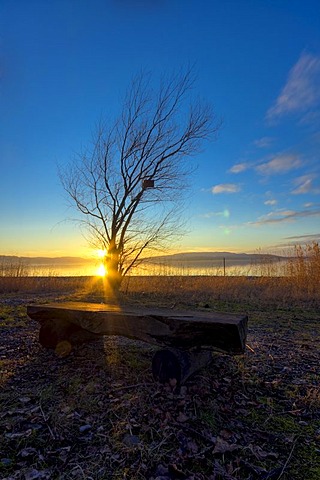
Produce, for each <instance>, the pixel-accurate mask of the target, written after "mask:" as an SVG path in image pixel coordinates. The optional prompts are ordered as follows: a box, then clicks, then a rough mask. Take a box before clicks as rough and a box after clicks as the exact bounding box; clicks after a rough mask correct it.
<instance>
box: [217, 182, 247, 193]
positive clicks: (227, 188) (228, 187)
mask: <svg viewBox="0 0 320 480" xmlns="http://www.w3.org/2000/svg"><path fill="white" fill-rule="evenodd" d="M211 192H212V193H213V194H214V195H217V194H219V193H237V192H240V186H239V185H237V184H236V183H220V184H219V185H215V186H214V187H212V189H211Z"/></svg>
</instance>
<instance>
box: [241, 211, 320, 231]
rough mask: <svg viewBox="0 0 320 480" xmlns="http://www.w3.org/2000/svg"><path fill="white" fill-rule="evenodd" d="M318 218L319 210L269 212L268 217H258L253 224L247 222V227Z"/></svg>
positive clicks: (319, 215)
mask: <svg viewBox="0 0 320 480" xmlns="http://www.w3.org/2000/svg"><path fill="white" fill-rule="evenodd" d="M307 217H320V209H318V210H301V211H295V210H283V211H277V212H270V213H268V215H264V216H263V217H260V218H259V219H258V220H257V221H255V222H248V223H247V225H249V226H253V227H261V226H264V225H275V224H279V223H291V222H295V221H296V220H298V219H301V218H307Z"/></svg>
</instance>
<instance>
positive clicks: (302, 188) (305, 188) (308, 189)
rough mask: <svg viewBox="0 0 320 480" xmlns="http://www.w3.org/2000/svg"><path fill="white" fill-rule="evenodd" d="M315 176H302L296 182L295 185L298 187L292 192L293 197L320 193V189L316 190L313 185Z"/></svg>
mask: <svg viewBox="0 0 320 480" xmlns="http://www.w3.org/2000/svg"><path fill="white" fill-rule="evenodd" d="M314 179H315V175H312V174H310V175H302V177H298V178H296V179H295V180H294V182H293V183H294V185H297V188H295V189H294V190H292V192H291V193H292V194H293V195H302V194H305V193H320V189H319V188H316V187H315V186H314V184H313V180H314Z"/></svg>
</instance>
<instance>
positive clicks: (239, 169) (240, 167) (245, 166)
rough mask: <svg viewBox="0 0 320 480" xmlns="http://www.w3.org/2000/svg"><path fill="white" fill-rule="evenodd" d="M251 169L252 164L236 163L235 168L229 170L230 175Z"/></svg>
mask: <svg viewBox="0 0 320 480" xmlns="http://www.w3.org/2000/svg"><path fill="white" fill-rule="evenodd" d="M250 167H251V164H250V163H247V162H243V163H236V164H235V165H233V167H231V168H230V169H229V170H228V172H229V173H241V172H245V171H246V170H248V169H249V168H250Z"/></svg>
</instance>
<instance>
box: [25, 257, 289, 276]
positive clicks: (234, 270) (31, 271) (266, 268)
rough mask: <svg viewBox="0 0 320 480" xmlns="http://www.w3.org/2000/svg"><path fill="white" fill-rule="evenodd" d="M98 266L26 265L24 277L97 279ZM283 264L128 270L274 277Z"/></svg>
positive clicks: (182, 265)
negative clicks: (88, 277) (93, 277)
mask: <svg viewBox="0 0 320 480" xmlns="http://www.w3.org/2000/svg"><path fill="white" fill-rule="evenodd" d="M99 265H100V263H99V262H92V263H85V264H81V263H79V264H74V263H73V264H64V265H58V266H57V265H54V264H49V263H48V264H41V265H36V264H30V265H29V266H28V270H27V272H28V275H35V276H62V277H66V276H67V277H74V276H95V275H98V268H99ZM285 266H286V262H273V263H270V262H267V263H259V264H249V263H247V264H245V263H243V262H238V263H237V262H235V261H233V262H232V264H231V263H229V264H228V262H226V264H225V265H224V264H223V262H222V261H221V259H218V260H217V261H216V262H210V264H208V263H207V262H203V263H202V262H200V261H199V262H182V263H177V262H176V263H171V264H169V263H166V264H165V263H148V264H141V265H140V266H138V267H136V268H135V269H134V270H132V272H131V274H132V275H146V276H150V275H152V276H155V275H162V276H201V275H205V276H211V275H218V276H223V275H227V276H278V275H284V272H285Z"/></svg>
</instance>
